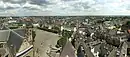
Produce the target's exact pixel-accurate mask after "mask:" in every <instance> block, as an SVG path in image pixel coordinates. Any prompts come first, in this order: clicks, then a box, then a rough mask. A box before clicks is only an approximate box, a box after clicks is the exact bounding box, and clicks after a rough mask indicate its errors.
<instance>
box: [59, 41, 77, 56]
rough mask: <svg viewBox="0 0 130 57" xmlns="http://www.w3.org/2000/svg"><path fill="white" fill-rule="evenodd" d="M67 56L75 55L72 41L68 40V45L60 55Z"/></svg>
mask: <svg viewBox="0 0 130 57" xmlns="http://www.w3.org/2000/svg"><path fill="white" fill-rule="evenodd" d="M66 56H68V57H75V51H74V47H73V45H72V44H71V42H70V41H67V43H66V45H65V46H64V48H63V50H62V52H61V54H60V57H66Z"/></svg>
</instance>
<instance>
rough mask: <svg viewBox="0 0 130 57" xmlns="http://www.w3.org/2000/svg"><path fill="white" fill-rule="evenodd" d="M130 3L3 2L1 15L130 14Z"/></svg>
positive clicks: (83, 0)
mask: <svg viewBox="0 0 130 57" xmlns="http://www.w3.org/2000/svg"><path fill="white" fill-rule="evenodd" d="M129 3H130V0H1V1H0V15H1V14H3V13H5V15H6V14H7V13H8V14H7V15H25V16H26V15H41V16H42V15H97V14H102V15H112V14H129V13H130V4H129ZM47 12H48V13H49V14H47ZM36 13H37V14H36Z"/></svg>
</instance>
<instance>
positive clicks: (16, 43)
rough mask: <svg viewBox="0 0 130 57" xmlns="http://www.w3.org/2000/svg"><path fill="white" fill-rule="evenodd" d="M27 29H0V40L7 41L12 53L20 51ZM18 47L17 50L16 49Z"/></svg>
mask: <svg viewBox="0 0 130 57" xmlns="http://www.w3.org/2000/svg"><path fill="white" fill-rule="evenodd" d="M14 32H16V33H14ZM24 34H25V29H14V30H13V31H11V30H0V42H6V43H7V45H8V46H7V47H8V48H9V50H8V52H11V53H12V54H13V53H14V52H18V50H19V48H20V47H21V44H22V42H23V40H24V38H22V37H24ZM21 36H22V37H21ZM15 49H16V50H15ZM0 52H1V51H0Z"/></svg>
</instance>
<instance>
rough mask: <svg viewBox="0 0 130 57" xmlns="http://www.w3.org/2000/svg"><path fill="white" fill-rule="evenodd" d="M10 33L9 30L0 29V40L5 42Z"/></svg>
mask: <svg viewBox="0 0 130 57" xmlns="http://www.w3.org/2000/svg"><path fill="white" fill-rule="evenodd" d="M9 35H10V31H9V30H0V42H5V41H7V40H8V38H9Z"/></svg>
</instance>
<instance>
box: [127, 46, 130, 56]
mask: <svg viewBox="0 0 130 57" xmlns="http://www.w3.org/2000/svg"><path fill="white" fill-rule="evenodd" d="M127 55H129V56H130V48H127Z"/></svg>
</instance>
